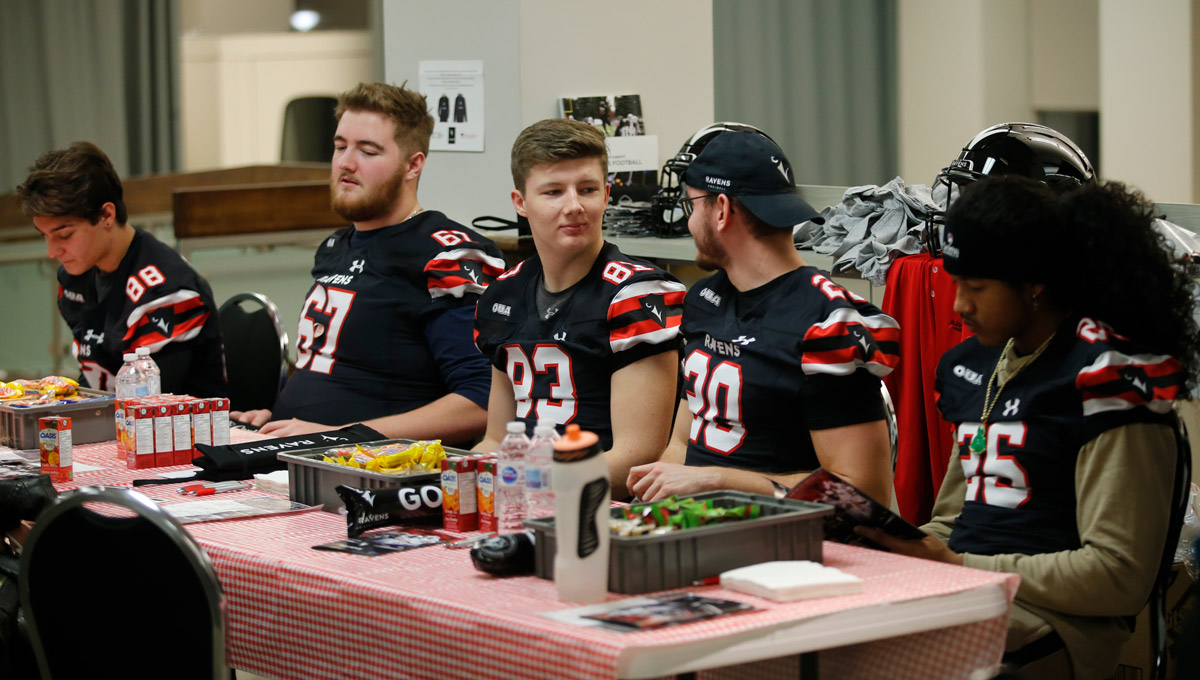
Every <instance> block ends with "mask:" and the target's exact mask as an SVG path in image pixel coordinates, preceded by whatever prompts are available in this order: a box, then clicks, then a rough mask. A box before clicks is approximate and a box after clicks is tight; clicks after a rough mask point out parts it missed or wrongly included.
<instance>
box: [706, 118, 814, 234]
mask: <svg viewBox="0 0 1200 680" xmlns="http://www.w3.org/2000/svg"><path fill="white" fill-rule="evenodd" d="M683 182H684V184H687V185H688V186H690V187H692V188H693V189H700V190H701V191H709V192H713V193H718V194H729V195H730V196H734V197H736V198H737V199H738V200H740V201H741V202H742V203H743V204H745V206H746V207H747V208H748V209H749V210H750V212H752V213H754V216H755V217H757V218H758V219H760V220H762V221H763V222H766V223H767V224H769V225H771V226H772V227H779V228H791V227H793V226H795V225H797V224H800V223H802V222H809V221H811V222H816V223H817V224H824V223H825V218H823V217H821V214H820V213H819V212H817V211H816V210H815V209H814V208H813V207H812V206H811V205H809V204H808V202H807V201H805V200H804V199H803V198H800V194H798V193H796V182H795V180H794V179H793V178H792V164H791V163H789V162H788V159H787V157H786V156H784V155H783V150H782V149H780V148H779V145H777V144H776V143H775V142H773V141H771V140H770V138H768V137H766V136H764V135H761V134H758V133H756V132H749V131H737V132H726V133H723V134H721V135H719V136H717V137H716V138H715V139H713V140H712V141H711V142H709V143H708V144H707V145H706V146H705V147H704V150H702V151H701V152H700V155H698V156H696V160H694V161H692V162H691V164H690V165H688V169H687V171H686V172H685V173H684V175H683Z"/></svg>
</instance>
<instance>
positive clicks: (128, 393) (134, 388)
mask: <svg viewBox="0 0 1200 680" xmlns="http://www.w3.org/2000/svg"><path fill="white" fill-rule="evenodd" d="M121 358H122V359H124V360H125V365H123V366H121V370H119V371H117V399H135V398H137V397H146V396H149V395H150V392H149V386H147V384H146V376H145V374H144V373H142V371H141V367H140V366H138V356H137V354H134V353H133V352H126V353H125V354H124V355H123V356H122V357H121Z"/></svg>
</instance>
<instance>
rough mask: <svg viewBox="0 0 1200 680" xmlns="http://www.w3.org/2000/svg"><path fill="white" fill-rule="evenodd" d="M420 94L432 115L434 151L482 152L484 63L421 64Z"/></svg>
mask: <svg viewBox="0 0 1200 680" xmlns="http://www.w3.org/2000/svg"><path fill="white" fill-rule="evenodd" d="M419 73H420V84H419V85H418V87H419V88H420V92H421V94H423V95H425V101H426V102H427V103H428V104H429V107H430V111H429V112H430V113H431V114H433V136H432V137H431V138H430V140H429V149H430V150H431V151H483V127H484V126H483V61H481V60H461V61H421V62H420V67H419Z"/></svg>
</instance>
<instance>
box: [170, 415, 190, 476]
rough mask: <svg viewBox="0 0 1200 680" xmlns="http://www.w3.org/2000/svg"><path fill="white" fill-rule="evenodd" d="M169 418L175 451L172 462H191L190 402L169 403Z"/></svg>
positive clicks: (185, 463)
mask: <svg viewBox="0 0 1200 680" xmlns="http://www.w3.org/2000/svg"><path fill="white" fill-rule="evenodd" d="M171 420H172V426H173V428H174V430H175V452H174V456H173V458H172V461H171V462H172V463H173V464H175V465H191V464H192V444H193V443H194V441H193V439H192V402H191V401H180V402H177V403H174V404H171Z"/></svg>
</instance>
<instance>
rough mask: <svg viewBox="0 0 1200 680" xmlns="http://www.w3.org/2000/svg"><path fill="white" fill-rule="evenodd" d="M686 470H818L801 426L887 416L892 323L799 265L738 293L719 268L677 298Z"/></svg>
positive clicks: (895, 330) (893, 356)
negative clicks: (680, 302) (680, 303)
mask: <svg viewBox="0 0 1200 680" xmlns="http://www.w3.org/2000/svg"><path fill="white" fill-rule="evenodd" d="M683 334H684V338H685V339H686V343H687V344H686V348H685V350H684V361H683V380H684V393H685V394H686V396H687V400H688V408H689V410H691V412H692V427H691V433H690V436H689V438H688V448H687V459H686V462H687V464H688V465H716V466H722V467H736V468H741V469H746V470H755V471H759V472H768V473H785V472H797V471H800V470H813V469H815V468H817V467H819V466H820V463H819V462H818V461H817V458H816V452H815V451H814V450H813V444H812V438H811V437H810V435H809V430H821V429H830V428H834V427H842V426H845V425H854V424H858V423H865V422H872V421H875V420H880V419H882V418H883V417H884V410H883V402H882V397H881V395H880V390H879V386H880V378H881V377H882V376H884V375H887V374H888V373H889V372H890V371H891V370H892V368H894V367H895V365H896V362H897V361H898V352H899V347H898V346H897V345H898V339H899V326H897V324H896V322H895V321H894V320H892V318H891V317H889V316H887V315H886V314H884V313H883V312H881V311H879V309H878V308H876V307H875V306H874V305H872V304H870V303H869V302H867V301H866V300H865V299H863V298H862V297H860V296H858V295H855V294H854V293H852V292H850V291H848V290H846V289H845V288H843V287H841V286H839V285H838V284H836V283H834V282H833V281H831V280H830V279H829V278H828V277H826V276H825V275H824V274H822V273H821V272H820V270H818V269H817V268H816V267H810V266H804V267H800V268H798V269H795V270H793V271H791V272H788V273H787V274H784V275H782V276H780V277H778V278H776V279H774V280H773V281H771V282H769V283H767V284H765V285H763V286H760V287H759V288H756V289H754V290H752V291H746V292H739V291H738V290H737V289H736V288H735V287H734V286H733V284H732V283H730V282H729V278H728V277H727V276H726V275H725V273H724V272H717V273H716V274H713V275H712V276H709V277H708V278H705V279H703V280H701V281H699V282H697V283H696V284H695V285H693V286H692V289H691V290H690V291H689V292H688V295H687V299H686V301H685V302H684V314H683Z"/></svg>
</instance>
